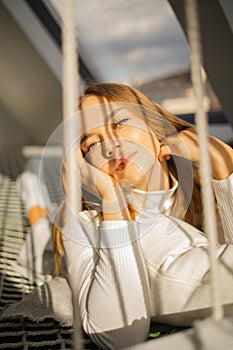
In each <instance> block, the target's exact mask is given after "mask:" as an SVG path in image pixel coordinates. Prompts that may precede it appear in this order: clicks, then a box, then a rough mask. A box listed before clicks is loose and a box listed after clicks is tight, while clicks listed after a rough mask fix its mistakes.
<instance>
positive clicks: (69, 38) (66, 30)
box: [62, 0, 83, 349]
mask: <svg viewBox="0 0 233 350" xmlns="http://www.w3.org/2000/svg"><path fill="white" fill-rule="evenodd" d="M75 13H76V10H75V1H74V0H63V11H62V25H63V27H62V53H63V84H62V89H63V122H64V123H63V150H64V156H65V160H66V170H67V171H66V186H67V191H66V196H67V198H66V200H67V201H68V204H69V206H70V207H71V209H72V210H71V211H72V212H73V213H78V212H79V211H80V210H81V195H80V191H79V189H78V181H77V179H78V169H77V147H76V146H75V147H72V146H74V145H77V142H78V134H79V132H78V131H79V130H78V129H79V128H78V123H77V119H76V118H75V117H73V116H74V115H75V114H76V113H77V108H78V97H79V75H78V55H77V52H78V43H77V39H76V18H75ZM77 146H78V145H77ZM71 211H70V210H68V211H67V213H66V214H67V215H66V220H69V219H70V218H69V213H70V212H71ZM75 298H76V300H75ZM77 301H78V296H77V295H76V296H73V306H74V317H75V330H74V349H83V346H82V336H81V322H80V313H79V308H78V303H77Z"/></svg>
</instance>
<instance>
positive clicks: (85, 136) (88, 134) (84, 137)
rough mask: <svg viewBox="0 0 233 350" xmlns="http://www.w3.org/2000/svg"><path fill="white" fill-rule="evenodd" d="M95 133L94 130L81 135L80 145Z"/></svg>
mask: <svg viewBox="0 0 233 350" xmlns="http://www.w3.org/2000/svg"><path fill="white" fill-rule="evenodd" d="M94 134H95V133H94V132H87V133H85V134H83V136H82V137H81V140H80V145H81V144H82V143H84V142H85V141H86V140H87V139H88V138H89V137H91V136H93V135H94Z"/></svg>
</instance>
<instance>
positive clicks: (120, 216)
mask: <svg viewBox="0 0 233 350" xmlns="http://www.w3.org/2000/svg"><path fill="white" fill-rule="evenodd" d="M102 211H103V219H104V220H131V216H130V213H129V209H128V205H127V202H126V199H125V196H124V192H123V190H122V188H121V187H120V186H119V185H117V186H115V187H114V188H111V189H109V191H108V192H107V193H106V194H105V195H104V196H103V198H102Z"/></svg>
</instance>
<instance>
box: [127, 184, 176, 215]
mask: <svg viewBox="0 0 233 350" xmlns="http://www.w3.org/2000/svg"><path fill="white" fill-rule="evenodd" d="M177 187H178V182H177V181H176V180H175V179H173V186H172V188H170V189H169V190H159V191H149V192H146V191H141V190H138V189H131V190H130V189H128V190H126V193H125V194H126V199H127V202H128V203H129V204H131V205H132V207H133V208H134V209H135V210H136V211H137V212H142V211H151V210H152V211H153V212H159V213H161V212H163V213H165V214H169V213H170V210H171V207H172V205H173V203H174V194H175V192H176V189H177Z"/></svg>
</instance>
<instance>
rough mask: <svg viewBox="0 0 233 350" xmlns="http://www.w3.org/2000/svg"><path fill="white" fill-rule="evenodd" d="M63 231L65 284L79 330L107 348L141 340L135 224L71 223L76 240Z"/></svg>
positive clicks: (141, 273) (146, 312) (144, 296)
mask: <svg viewBox="0 0 233 350" xmlns="http://www.w3.org/2000/svg"><path fill="white" fill-rule="evenodd" d="M73 227H74V225H73ZM73 230H74V229H73ZM66 232H68V234H67V235H68V236H69V237H68V238H66V237H67V235H66V233H65V237H64V246H65V252H66V257H67V265H68V279H69V283H70V286H71V289H72V291H73V293H74V297H76V299H77V302H78V303H79V307H80V312H81V320H82V325H83V328H84V330H85V331H86V332H87V333H88V334H89V335H90V336H91V337H92V339H93V341H95V342H96V343H97V344H98V345H99V346H100V347H101V348H106V349H115V348H120V347H125V346H128V345H132V344H136V343H139V342H142V341H144V340H145V339H146V338H147V336H148V331H149V324H150V306H149V300H150V298H149V285H148V278H147V273H146V268H145V264H144V260H143V257H142V254H141V248H140V241H139V240H138V237H137V232H138V231H137V223H136V222H127V221H104V222H103V223H102V224H101V225H100V227H99V228H96V227H94V225H92V224H87V223H84V224H80V223H76V225H75V232H76V233H77V232H78V233H77V235H78V236H76V237H75V233H74V235H72V237H70V235H69V232H70V230H69V229H68V230H67V229H66ZM90 241H92V242H91V243H90Z"/></svg>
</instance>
